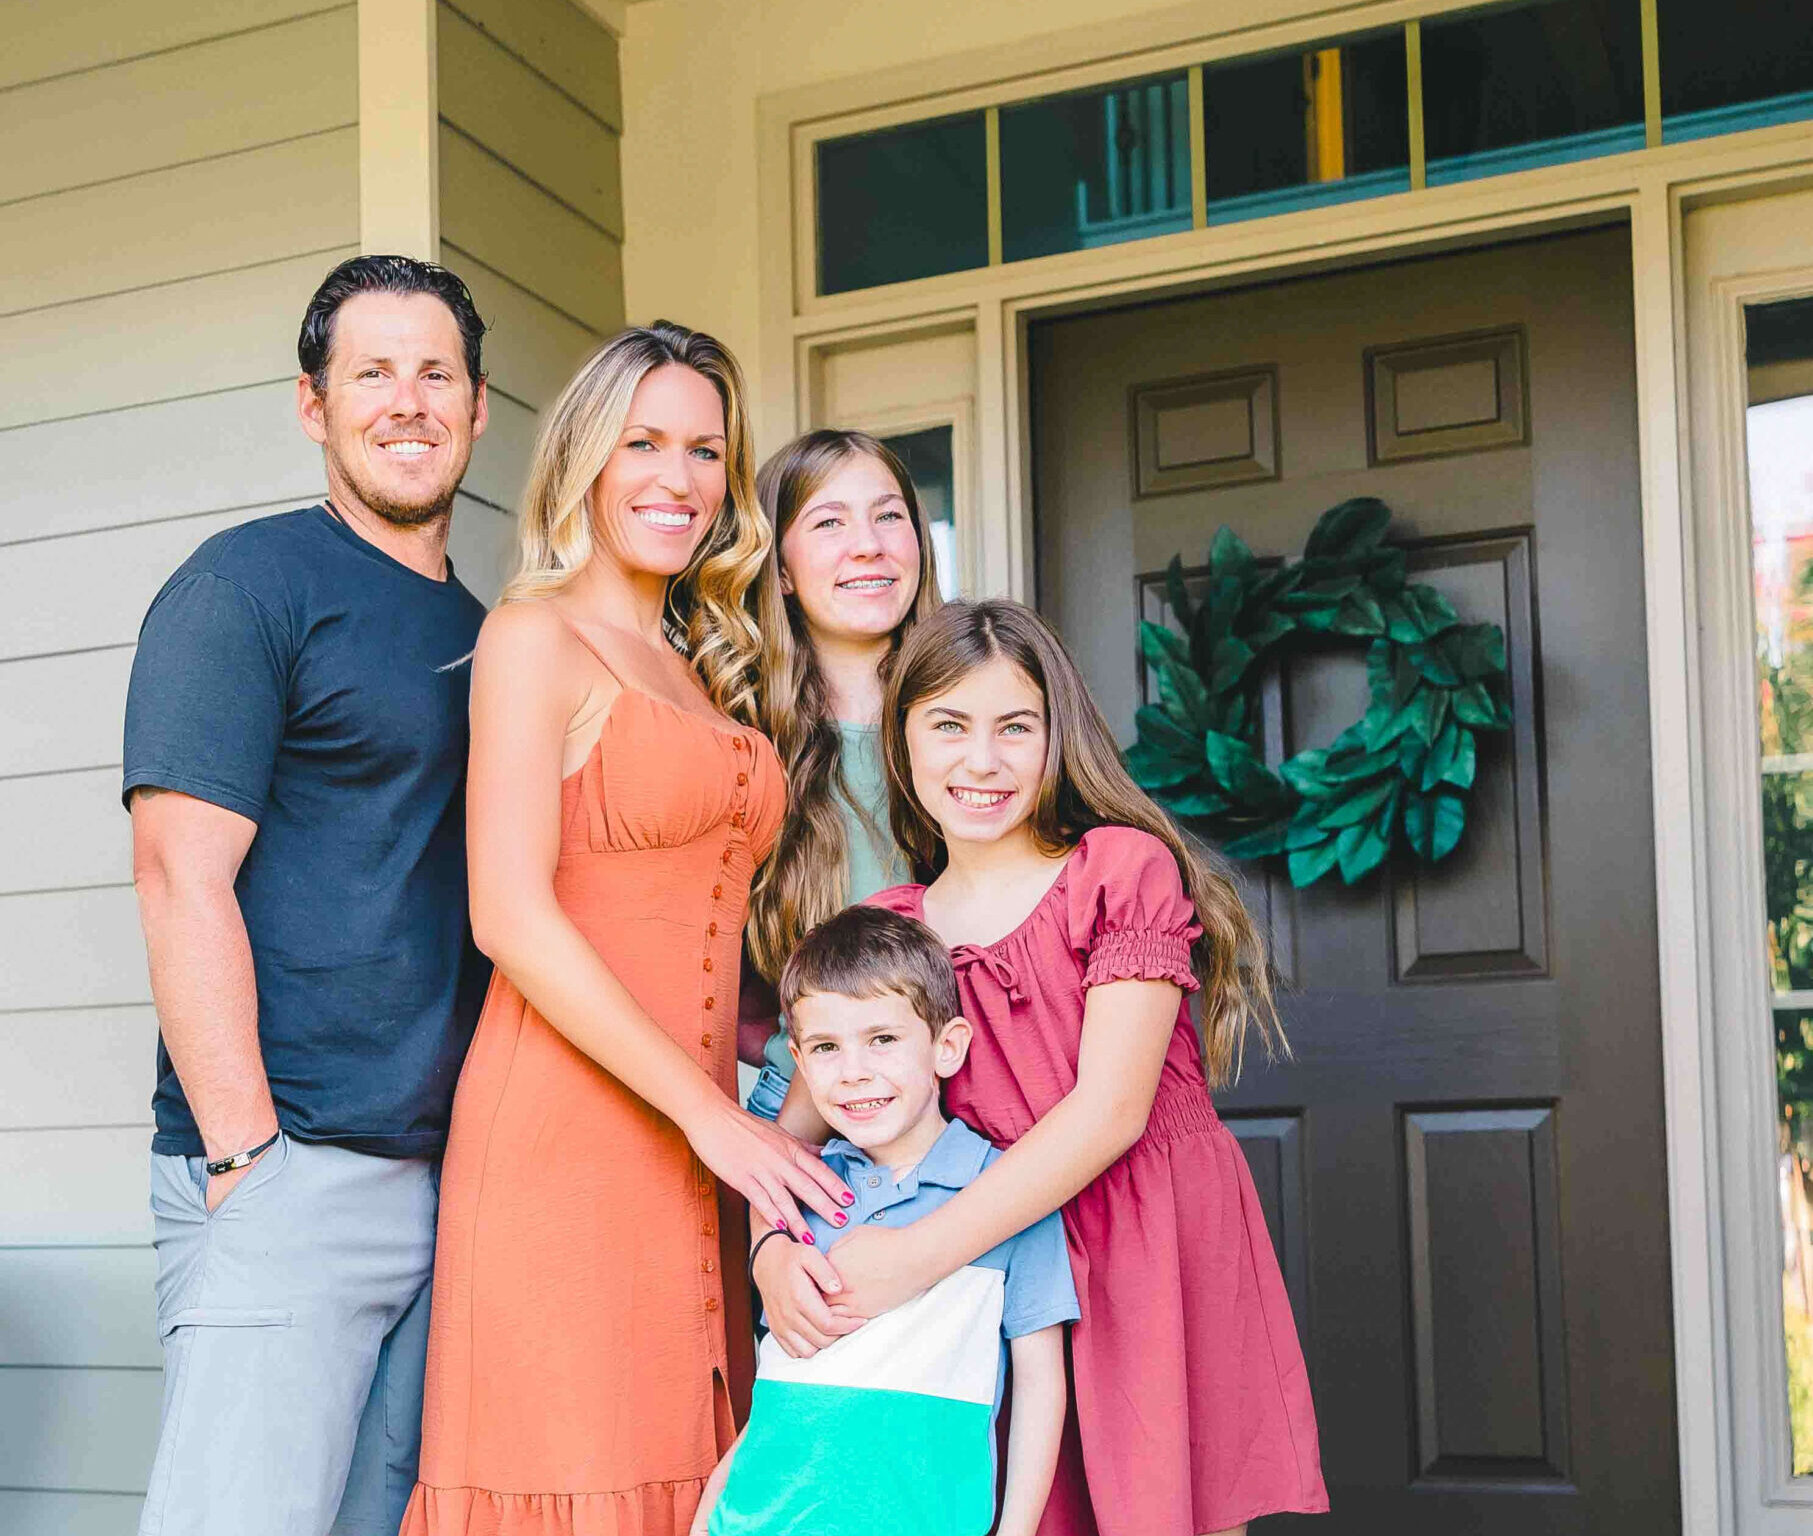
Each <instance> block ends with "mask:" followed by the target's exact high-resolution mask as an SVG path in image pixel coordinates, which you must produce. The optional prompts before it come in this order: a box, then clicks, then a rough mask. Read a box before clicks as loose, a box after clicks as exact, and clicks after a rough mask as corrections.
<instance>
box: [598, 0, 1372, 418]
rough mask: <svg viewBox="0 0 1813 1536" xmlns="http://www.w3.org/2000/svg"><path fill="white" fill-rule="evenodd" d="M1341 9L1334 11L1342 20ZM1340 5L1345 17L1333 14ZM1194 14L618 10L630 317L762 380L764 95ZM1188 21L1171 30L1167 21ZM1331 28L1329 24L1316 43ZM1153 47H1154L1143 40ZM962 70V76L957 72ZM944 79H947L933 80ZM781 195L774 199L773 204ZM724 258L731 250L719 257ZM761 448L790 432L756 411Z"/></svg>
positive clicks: (1113, 46) (1220, 7) (1226, 25)
mask: <svg viewBox="0 0 1813 1536" xmlns="http://www.w3.org/2000/svg"><path fill="white" fill-rule="evenodd" d="M1343 8H1344V7H1340V6H1336V7H1334V8H1333V9H1335V10H1340V9H1343ZM1345 8H1352V7H1345ZM1330 9H1331V8H1330V7H1328V6H1327V5H1317V4H1315V3H1314V0H1220V3H1218V4H1217V5H1216V6H1215V7H1214V14H1213V18H1212V22H1213V30H1215V31H1217V32H1221V31H1234V30H1238V29H1239V28H1240V27H1241V26H1243V25H1246V24H1248V23H1252V22H1259V21H1265V22H1274V21H1280V20H1283V19H1285V18H1288V17H1293V16H1298V15H1305V14H1316V13H1320V14H1326V13H1327V12H1328V11H1329V10H1330ZM1204 16H1205V13H1204V10H1203V8H1202V6H1201V5H1199V4H1198V5H1191V6H1178V5H1175V4H1162V5H1155V4H1152V3H1151V0H1044V3H1042V4H1039V5H977V4H975V3H974V0H915V3H913V4H911V5H902V4H898V3H894V0H656V3H653V4H641V5H633V6H631V7H630V9H629V13H628V24H627V29H626V31H625V34H624V37H623V41H622V48H623V90H624V112H625V116H626V118H627V120H628V122H629V123H630V125H631V131H630V134H629V136H628V137H627V138H626V140H625V145H624V158H623V182H624V199H625V204H626V206H627V207H628V209H629V215H630V236H629V240H628V243H627V244H626V246H625V249H624V287H625V294H626V298H627V302H628V308H629V314H630V316H631V318H632V319H635V320H638V321H640V320H646V319H649V318H652V317H653V316H656V315H666V316H668V317H670V318H672V319H675V320H683V321H685V322H686V323H687V324H689V325H695V326H700V327H702V328H704V329H705V330H708V331H711V332H713V333H714V334H715V335H717V336H718V337H719V338H720V339H721V340H723V341H724V342H725V343H727V344H728V345H729V346H730V347H731V348H732V350H734V351H735V353H736V354H737V357H738V359H739V361H741V363H742V365H743V369H744V372H745V374H746V376H747V377H748V378H749V379H750V380H751V381H752V382H753V381H756V380H760V379H762V378H764V377H765V368H766V363H767V360H766V359H765V358H764V357H763V355H762V354H763V339H762V314H761V293H760V273H759V270H758V262H757V244H758V241H757V230H758V223H759V216H760V202H759V199H760V198H761V197H762V196H772V195H776V194H775V190H774V189H771V188H769V187H767V186H761V187H759V188H758V184H757V171H756V161H757V135H756V126H757V103H758V101H759V100H760V99H761V98H762V97H764V96H769V95H773V94H776V93H779V92H784V91H793V90H797V89H800V88H804V87H809V86H811V85H813V84H815V83H817V82H819V81H832V80H837V81H843V80H846V79H848V78H849V77H851V76H862V75H874V76H875V77H876V81H877V91H876V93H875V99H876V100H877V101H878V102H879V101H882V100H887V99H889V98H890V97H892V98H893V99H905V98H910V97H911V96H912V95H914V94H916V93H918V92H920V91H921V90H922V89H923V87H922V86H921V84H920V82H919V81H918V80H917V79H916V77H915V71H916V68H917V66H920V65H923V64H926V63H928V62H930V61H934V60H943V59H946V58H948V57H950V56H952V55H963V56H965V57H966V58H968V57H973V56H976V55H978V54H987V53H988V52H989V51H990V50H1000V51H1003V52H1005V53H1006V54H1007V55H1008V56H1010V58H1011V61H1012V62H1011V63H1010V65H1009V68H1008V69H1007V70H1005V71H1003V70H1000V69H999V68H993V67H991V69H990V71H989V73H988V75H987V76H986V77H985V78H990V79H998V78H1001V77H1002V75H1003V74H1004V73H1012V72H1014V71H1015V70H1016V69H1017V68H1022V67H1023V68H1024V69H1025V70H1026V71H1027V72H1028V73H1030V72H1032V71H1034V70H1036V69H1039V68H1041V67H1044V66H1046V65H1047V64H1048V63H1049V61H1050V60H1051V59H1052V58H1054V57H1059V56H1063V55H1064V54H1065V52H1066V49H1067V46H1068V47H1070V50H1071V51H1074V46H1073V45H1067V43H1066V38H1065V34H1066V33H1068V32H1071V31H1073V30H1074V29H1077V28H1090V29H1093V30H1094V31H1095V32H1096V33H1098V34H1101V33H1103V32H1104V31H1106V30H1108V29H1112V37H1103V36H1098V37H1096V38H1092V39H1091V41H1090V45H1089V48H1088V56H1092V57H1098V58H1101V57H1109V56H1111V55H1112V54H1113V53H1114V52H1116V51H1117V48H1121V49H1126V50H1128V51H1132V50H1136V49H1138V48H1140V47H1144V46H1150V45H1151V41H1155V40H1158V39H1163V38H1168V37H1172V36H1177V35H1180V34H1181V35H1190V34H1191V33H1200V32H1201V31H1203V30H1204V29H1205V20H1204ZM1180 17H1184V18H1186V20H1184V21H1180V20H1179V19H1178V18H1180ZM1338 30H1339V23H1338V22H1335V21H1332V20H1331V21H1328V22H1327V23H1326V25H1325V27H1324V35H1326V34H1328V33H1333V32H1335V31H1338ZM1149 40H1151V41H1149ZM958 67H959V68H961V67H962V66H961V65H960V66H958ZM945 83H946V84H948V83H949V82H948V81H946V82H945ZM783 195H784V194H783ZM727 253H736V254H735V255H734V257H732V258H731V259H727ZM762 404H763V406H764V407H765V409H764V410H763V412H762V413H761V419H760V423H759V424H760V426H761V428H762V441H761V447H762V448H764V449H767V448H771V447H775V446H778V441H777V439H778V437H779V436H781V435H782V434H784V433H785V432H786V430H787V429H788V426H789V423H786V422H782V421H780V420H779V419H778V418H779V415H780V413H779V412H778V411H776V410H775V408H774V407H775V402H773V401H763V402H762Z"/></svg>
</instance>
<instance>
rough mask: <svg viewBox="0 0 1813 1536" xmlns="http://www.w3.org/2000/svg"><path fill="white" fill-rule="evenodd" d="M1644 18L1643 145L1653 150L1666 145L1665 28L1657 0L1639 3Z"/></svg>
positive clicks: (1640, 1) (1643, 0) (1646, 0)
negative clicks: (1663, 62)
mask: <svg viewBox="0 0 1813 1536" xmlns="http://www.w3.org/2000/svg"><path fill="white" fill-rule="evenodd" d="M1639 9H1640V10H1641V12H1642V16H1643V142H1644V144H1645V145H1646V146H1647V147H1649V148H1650V149H1656V148H1658V147H1659V146H1660V145H1661V143H1662V29H1661V25H1660V23H1658V21H1657V20H1656V0H1639Z"/></svg>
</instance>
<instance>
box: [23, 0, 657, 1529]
mask: <svg viewBox="0 0 1813 1536" xmlns="http://www.w3.org/2000/svg"><path fill="white" fill-rule="evenodd" d="M18 19H19V20H20V21H25V13H24V12H21V13H20V16H19V18H18ZM435 19H436V22H437V31H438V34H439V45H438V58H437V61H436V62H437V64H438V69H439V76H440V82H441V102H440V105H441V113H440V121H441V127H440V156H441V159H440V164H441V187H440V206H441V213H442V219H443V225H444V229H445V233H446V243H445V259H446V260H447V261H448V263H449V264H451V265H453V266H455V267H456V268H457V269H459V270H460V271H461V272H462V273H463V274H464V275H465V276H466V277H467V278H468V280H469V281H470V283H471V286H472V288H473V290H474V293H475V296H476V297H477V299H478V303H479V306H480V310H481V312H482V313H483V314H484V315H485V316H486V318H487V319H488V320H490V321H491V322H492V323H493V325H494V327H495V330H494V334H493V336H492V338H491V341H490V344H489V346H488V350H487V362H488V365H489V367H490V369H491V371H492V377H493V384H494V390H495V393H494V395H493V406H492V427H491V430H490V432H489V433H488V434H487V435H486V437H485V438H484V439H483V440H482V441H481V443H480V445H479V449H478V451H477V452H476V453H475V455H474V460H473V465H472V469H471V471H470V473H469V475H468V479H467V490H468V491H469V492H470V494H462V496H461V499H460V506H459V508H458V510H457V512H456V516H455V520H454V533H453V545H452V549H453V558H454V561H455V563H456V565H457V566H458V568H459V570H460V573H461V575H462V577H463V578H464V579H465V580H466V581H467V582H468V583H469V584H470V585H472V586H473V587H474V588H475V590H477V591H479V592H480V593H481V594H482V595H484V596H485V597H487V598H489V597H490V596H492V595H493V594H494V593H495V591H496V588H497V584H498V582H499V581H500V579H501V577H502V574H503V572H504V570H505V568H506V565H507V563H508V560H509V558H510V556H511V550H512V544H513V538H512V529H511V526H510V522H509V518H508V513H507V509H508V508H510V507H511V506H513V504H514V500H515V497H516V495H517V493H518V490H519V488H520V483H521V478H522V472H523V468H524V466H525V465H526V463H527V458H528V453H529V447H530V444H531V442H532V440H533V435H534V430H535V423H536V414H535V413H536V410H537V408H538V407H540V406H541V405H543V404H545V403H546V401H547V400H548V399H549V398H551V396H552V394H553V393H554V391H555V390H556V389H557V388H558V386H559V384H560V382H561V381H562V380H563V379H564V378H565V376H566V374H567V372H568V371H569V370H570V368H571V365H572V363H573V362H574V361H575V360H576V359H577V358H578V357H579V356H580V355H582V354H583V352H584V351H585V350H586V348H587V347H589V346H590V345H591V344H592V342H593V340H594V339H595V338H596V337H597V336H598V335H600V334H603V333H604V332H607V331H609V330H610V329H612V328H613V327H614V326H616V325H617V324H618V323H619V322H620V318H621V314H622V297H621V277H620V267H619V261H618V254H617V253H618V245H619V241H620V237H621V229H622V218H621V196H620V192H619V189H618V178H617V151H616V141H617V126H618V122H619V116H620V114H619V105H618V96H617V83H616V52H615V43H614V41H613V40H612V38H611V36H610V34H608V33H607V32H605V31H604V30H603V28H602V27H600V26H599V25H598V23H597V22H596V21H595V20H594V19H593V18H591V17H589V16H587V15H586V14H584V13H582V12H580V11H579V10H577V9H576V8H574V7H573V6H571V5H570V4H569V3H568V0H461V4H460V6H459V8H458V9H457V10H456V9H455V8H454V7H452V6H448V5H441V6H440V7H439V8H438V12H437V15H436V18H435ZM359 20H360V16H359V5H358V4H357V3H342V4H327V3H324V0H183V3H182V4H180V5H178V4H167V3H156V4H142V3H138V0H64V3H60V4H58V5H55V6H36V7H31V8H30V15H29V21H25V24H23V25H15V26H12V27H10V28H9V29H8V39H7V49H6V50H5V52H4V56H3V57H0V356H4V357H5V358H6V360H7V367H6V368H5V369H4V371H3V372H0V591H4V592H5V593H6V601H5V603H4V604H0V1062H3V1063H4V1067H3V1068H0V1190H4V1191H5V1198H4V1199H3V1200H0V1531H5V1532H7V1533H8V1536H37V1533H41V1532H42V1533H52V1532H54V1533H56V1536H90V1533H95V1536H99V1533H124V1532H127V1531H130V1530H131V1529H133V1527H134V1524H135V1522H136V1519H137V1512H138V1505H139V1502H140V1498H141V1495H142V1492H143V1489H144V1486H145V1478H146V1473H147V1471H148V1470H149V1466H150V1460H151V1454H152V1449H153V1443H154V1439H155V1434H156V1424H157V1406H158V1398H159V1394H160V1391H161V1358H160V1351H159V1347H158V1340H157V1335H156V1330H155V1326H154V1314H153V1295H152V1279H153V1256H152V1253H151V1249H150V1246H149V1244H150V1238H151V1221H150V1216H149V1212H148V1209H147V1204H146V1175H145V1167H146V1162H145V1160H146V1152H147V1146H148V1142H149V1137H150V1112H149V1106H150V1093H151V1083H152V1061H153V1050H154V1041H155V1035H156V1021H155V1017H154V1015H153V1012H152V1009H151V1006H150V989H149V985H148V982H147V977H146V971H145V962H144V948H143V943H142V940H141V937H140V933H139V928H138V915H137V909H136V903H135V900H134V897H133V892H132V887H131V868H130V857H129V824H128V821H127V818H126V816H125V814H124V812H123V811H122V810H121V809H120V804H119V775H120V769H119V764H120V736H121V720H122V711H123V705H124V699H125V690H126V681H127V676H128V673H129V670H130V668H131V664H132V651H133V645H134V642H135V638H136V636H137V632H138V626H139V621H140V619H141V618H142V616H143V614H144V611H145V608H146V607H147V605H148V604H149V602H150V600H151V598H152V596H153V595H154V594H155V593H156V591H157V589H158V587H159V586H160V585H161V584H162V582H163V581H164V579H165V577H166V576H167V575H168V574H169V573H170V571H171V570H173V569H174V568H175V567H176V566H177V565H178V564H179V563H180V562H181V561H182V560H183V559H185V558H186V557H187V556H188V555H189V553H190V552H191V551H192V550H193V549H194V548H195V546H196V545H197V544H198V543H199V542H200V541H201V540H202V539H204V538H206V537H207V536H208V535H210V534H212V533H214V532H215V531H217V530H219V529H222V528H225V527H228V526H231V525H232V524H234V523H236V522H239V521H241V520H243V519H245V518H247V517H252V516H257V515H260V514H263V513H268V512H276V511H282V510H286V509H288V508H290V507H293V506H296V505H299V504H302V503H305V502H307V501H309V500H311V499H313V498H315V497H317V496H319V495H320V494H321V489H322V473H321V463H320V455H319V450H318V449H316V448H315V446H314V445H313V444H312V443H310V442H309V441H308V440H307V439H306V438H305V437H304V436H303V434H302V432H301V431H300V429H299V428H298V426H297V425H296V422H295V415H294V392H295V384H294V379H295V369H296V363H295V336H296V327H297V323H298V321H299V319H300V317H301V314H302V310H303V307H304V305H305V303H306V301H307V299H308V296H309V294H310V293H311V291H312V290H313V289H314V287H315V285H316V284H317V283H318V282H319V280H320V278H321V277H322V275H323V274H324V273H325V272H326V271H327V269H328V268H329V267H330V266H331V265H332V264H333V263H334V262H336V261H338V260H340V259H342V258H343V257H345V256H349V255H352V254H353V253H355V252H356V251H357V250H359V249H360V246H361V229H360V150H361V143H360V128H359V121H360V62H361V61H360V56H359V47H360V27H359Z"/></svg>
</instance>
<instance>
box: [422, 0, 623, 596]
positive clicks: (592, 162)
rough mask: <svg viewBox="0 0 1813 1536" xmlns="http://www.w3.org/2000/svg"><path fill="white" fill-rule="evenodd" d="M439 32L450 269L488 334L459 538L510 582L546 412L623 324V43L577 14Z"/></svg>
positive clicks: (551, 9)
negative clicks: (485, 400)
mask: <svg viewBox="0 0 1813 1536" xmlns="http://www.w3.org/2000/svg"><path fill="white" fill-rule="evenodd" d="M435 22H436V31H437V34H438V49H437V52H438V73H439V95H440V178H441V185H440V209H441V259H442V261H444V262H445V263H446V264H447V265H448V266H450V267H452V268H453V269H454V270H455V271H456V272H458V273H459V274H460V276H462V277H463V278H465V279H466V282H467V285H468V286H469V287H470V288H471V289H472V295H473V298H474V299H475V300H476V301H477V304H478V308H479V313H480V314H481V315H483V316H484V318H485V320H486V322H487V323H488V324H489V325H490V327H491V329H490V333H489V334H488V335H487V336H486V338H485V367H486V370H487V371H488V373H489V374H490V395H491V424H490V427H489V428H488V429H487V431H486V434H485V436H484V437H483V438H482V439H481V440H480V442H479V444H478V447H477V449H476V450H475V452H474V454H473V459H472V468H471V470H470V471H469V472H468V474H467V476H466V481H465V488H464V490H462V492H461V494H460V498H459V504H458V508H457V510H456V513H455V517H454V527H455V528H456V529H457V530H459V531H460V535H461V537H462V538H463V539H464V540H465V541H467V548H468V549H469V550H470V551H472V553H473V555H474V556H476V554H477V552H478V551H479V550H480V549H483V550H484V551H485V554H486V557H487V560H488V563H489V564H490V566H491V568H492V569H493V570H494V571H496V572H498V573H502V572H504V571H507V569H508V568H509V566H510V565H511V563H512V561H513V558H514V545H515V530H514V526H513V524H512V522H511V520H510V519H511V515H512V512H513V509H514V508H515V506H516V498H517V496H518V494H519V492H520V491H521V489H522V482H523V476H524V474H525V472H526V470H527V468H528V462H529V452H530V449H531V447H532V446H533V444H534V439H535V431H536V427H537V423H538V413H539V411H540V410H541V409H542V408H543V407H545V406H546V405H548V404H549V403H550V402H552V400H553V399H554V397H555V396H556V395H557V394H558V393H559V392H560V387H561V385H562V384H564V383H565V382H566V380H567V378H568V376H569V375H570V374H571V373H572V371H573V368H574V366H575V365H576V364H577V363H578V362H579V360H580V359H581V358H583V357H584V356H585V355H586V353H587V352H589V351H590V350H591V348H592V347H594V346H595V345H596V344H597V343H598V341H599V340H600V339H601V338H603V337H605V336H608V335H609V334H610V333H611V332H613V331H615V330H617V329H618V328H619V327H620V326H621V325H622V324H623V260H622V247H623V189H622V182H621V177H620V174H619V158H618V139H619V134H620V133H621V130H622V122H623V108H622V98H621V95H620V93H619V90H618V83H617V40H616V38H614V37H613V36H612V35H611V34H610V33H609V32H608V31H606V30H605V29H604V27H603V26H601V25H600V24H599V23H598V21H597V20H596V19H595V18H593V17H592V16H590V15H588V14H586V13H584V12H582V11H580V10H579V9H578V8H577V7H576V6H575V5H573V4H571V3H570V0H458V3H457V4H447V3H445V0H442V3H441V4H439V5H438V6H437V7H436V17H435ZM458 557H459V551H458V549H457V548H456V550H455V559H456V561H457V560H458ZM464 569H465V567H464V566H462V571H463V570H464ZM494 592H495V587H494V586H493V587H490V588H488V589H487V590H486V591H485V594H484V595H485V596H486V597H487V598H489V597H490V596H492V595H493V593H494Z"/></svg>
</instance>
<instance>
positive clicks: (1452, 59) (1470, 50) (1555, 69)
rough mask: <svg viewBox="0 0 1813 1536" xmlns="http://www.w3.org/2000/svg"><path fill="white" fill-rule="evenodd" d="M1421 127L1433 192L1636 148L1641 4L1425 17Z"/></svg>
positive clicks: (1564, 4) (1572, 4) (1582, 3)
mask: <svg viewBox="0 0 1813 1536" xmlns="http://www.w3.org/2000/svg"><path fill="white" fill-rule="evenodd" d="M1699 3H1704V0H1699ZM1423 131H1424V135H1425V141H1424V142H1425V143H1426V145H1427V148H1428V155H1429V182H1430V184H1431V185H1436V184H1438V183H1441V182H1447V181H1462V180H1465V179H1466V178H1468V177H1471V176H1491V175H1496V174H1498V173H1499V172H1502V171H1521V170H1525V169H1528V168H1529V167H1530V166H1534V165H1548V164H1552V163H1554V162H1556V161H1560V160H1578V159H1583V158H1585V157H1587V156H1589V155H1608V154H1615V153H1617V152H1618V151H1620V150H1625V149H1641V148H1642V147H1643V32H1642V18H1641V15H1640V12H1639V9H1638V5H1637V0H1545V3H1542V4H1537V5H1519V6H1516V7H1513V8H1511V9H1508V10H1497V11H1488V12H1486V13H1484V14H1474V15H1468V16H1462V17H1459V18H1457V19H1454V20H1445V19H1439V18H1430V19H1429V20H1426V21H1424V22H1423Z"/></svg>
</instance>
